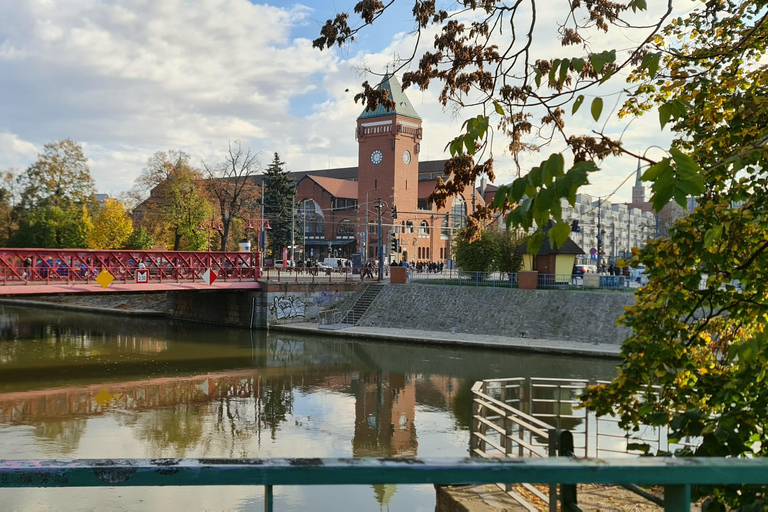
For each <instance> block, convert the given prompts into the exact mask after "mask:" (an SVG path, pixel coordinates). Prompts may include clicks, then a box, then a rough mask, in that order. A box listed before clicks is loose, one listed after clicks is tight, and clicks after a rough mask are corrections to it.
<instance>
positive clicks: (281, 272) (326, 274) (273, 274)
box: [261, 267, 386, 283]
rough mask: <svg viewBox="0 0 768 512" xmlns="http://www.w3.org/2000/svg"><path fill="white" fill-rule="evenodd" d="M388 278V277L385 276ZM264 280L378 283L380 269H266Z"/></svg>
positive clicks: (263, 274)
mask: <svg viewBox="0 0 768 512" xmlns="http://www.w3.org/2000/svg"><path fill="white" fill-rule="evenodd" d="M384 277H385V278H386V276H384ZM261 279H262V280H265V281H276V282H280V283H333V282H341V281H343V282H356V281H357V282H360V281H377V280H378V279H379V271H378V269H371V270H370V271H367V270H366V269H351V268H340V269H339V268H324V267H296V268H265V269H264V271H263V273H262V277H261Z"/></svg>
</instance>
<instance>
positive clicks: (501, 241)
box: [492, 230, 526, 274]
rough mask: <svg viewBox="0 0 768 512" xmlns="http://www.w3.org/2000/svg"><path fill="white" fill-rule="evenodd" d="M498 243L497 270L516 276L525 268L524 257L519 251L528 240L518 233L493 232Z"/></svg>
mask: <svg viewBox="0 0 768 512" xmlns="http://www.w3.org/2000/svg"><path fill="white" fill-rule="evenodd" d="M492 233H493V236H494V237H495V238H496V243H497V244H498V245H499V258H498V260H497V265H496V270H498V271H499V272H508V273H513V274H516V273H518V272H520V269H522V268H523V255H522V254H518V253H517V252H515V251H517V249H518V248H519V247H520V246H521V245H522V243H523V242H524V241H525V240H526V238H525V237H522V236H520V234H519V233H518V232H516V231H495V230H494V231H493V232H492Z"/></svg>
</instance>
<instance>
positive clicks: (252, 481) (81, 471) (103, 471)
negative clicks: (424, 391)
mask: <svg viewBox="0 0 768 512" xmlns="http://www.w3.org/2000/svg"><path fill="white" fill-rule="evenodd" d="M495 482H502V483H504V484H512V483H517V482H526V483H532V484H545V485H546V484H549V485H550V486H553V485H554V486H556V485H557V484H561V485H575V484H603V485H629V484H635V485H662V486H663V487H664V508H665V510H667V511H670V512H677V511H688V510H690V505H691V485H696V484H720V485H729V484H754V485H766V484H768V460H767V459H765V458H762V457H756V458H754V459H737V458H732V459H725V458H703V457H702V458H699V457H697V458H695V459H692V458H672V457H643V458H638V459H593V460H574V459H571V458H569V457H557V458H544V459H530V458H527V459H485V460H480V459H455V458H453V459H448V458H446V459H412V458H409V459H392V458H379V459H351V458H347V459H117V460H115V459H109V460H0V488H21V487H106V486H109V487H124V486H131V487H137V486H138V487H146V486H158V485H177V486H198V485H263V486H264V487H265V492H264V494H265V500H264V509H265V510H266V511H272V510H273V507H274V494H273V486H275V485H354V484H357V485H360V484H385V483H389V484H440V485H452V484H488V483H495Z"/></svg>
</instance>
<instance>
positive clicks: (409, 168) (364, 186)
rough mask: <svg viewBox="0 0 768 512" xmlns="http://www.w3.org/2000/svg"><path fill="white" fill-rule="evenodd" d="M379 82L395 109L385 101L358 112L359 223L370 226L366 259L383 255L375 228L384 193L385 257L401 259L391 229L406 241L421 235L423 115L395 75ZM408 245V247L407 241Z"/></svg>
mask: <svg viewBox="0 0 768 512" xmlns="http://www.w3.org/2000/svg"><path fill="white" fill-rule="evenodd" d="M378 88H379V89H386V90H387V91H389V98H390V99H392V100H393V101H394V102H395V109H394V110H387V109H385V108H384V107H383V106H381V105H379V106H378V108H376V110H373V111H370V110H364V111H363V113H362V114H360V117H358V118H357V132H356V137H357V142H358V147H359V151H358V160H357V162H358V164H357V165H358V170H357V180H358V187H357V190H358V193H357V196H358V197H357V201H358V205H360V208H359V218H358V226H365V225H366V220H367V221H368V223H369V227H368V228H367V229H366V233H367V244H361V245H366V247H367V254H366V259H368V260H377V259H378V252H377V247H378V244H379V240H377V236H376V229H375V226H376V223H377V211H376V205H375V202H376V200H377V199H379V198H381V200H382V201H383V202H384V206H383V208H382V224H383V229H382V233H383V240H382V241H381V243H382V245H384V247H385V250H384V259H385V261H395V260H399V259H400V257H399V255H396V254H391V250H390V248H389V247H388V245H389V244H388V243H387V241H388V240H390V236H389V233H391V232H395V233H397V236H398V238H399V239H401V240H402V241H405V240H410V238H409V237H411V238H412V237H415V236H417V232H418V222H417V221H416V215H415V212H416V211H417V206H418V198H419V142H420V141H421V117H419V114H417V113H416V110H414V108H413V105H411V102H410V101H409V100H408V97H407V96H406V95H405V93H403V89H402V87H401V86H400V83H399V82H398V81H397V78H395V76H394V75H388V76H385V77H384V80H382V82H381V84H379V87H378ZM392 207H396V208H397V212H398V216H397V219H396V220H395V219H392ZM397 226H402V229H397ZM393 230H394V231H393ZM361 231H362V230H361ZM408 245H410V244H408ZM403 248H404V249H405V250H408V247H407V246H405V244H404V247H403ZM408 252H409V254H408V259H409V260H413V259H415V255H412V254H410V252H411V251H410V250H409V251H408Z"/></svg>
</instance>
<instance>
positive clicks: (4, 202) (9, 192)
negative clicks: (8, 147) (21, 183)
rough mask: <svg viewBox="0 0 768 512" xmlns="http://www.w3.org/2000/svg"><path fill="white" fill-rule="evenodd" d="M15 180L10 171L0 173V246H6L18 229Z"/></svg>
mask: <svg viewBox="0 0 768 512" xmlns="http://www.w3.org/2000/svg"><path fill="white" fill-rule="evenodd" d="M14 182H15V179H14V176H13V173H12V172H11V171H5V172H0V225H1V226H3V227H2V229H0V246H3V245H7V243H8V241H9V240H10V238H11V236H13V233H14V231H16V229H17V228H18V222H17V221H18V212H17V211H16V210H15V208H14V200H15V197H14V195H15V183H14Z"/></svg>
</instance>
